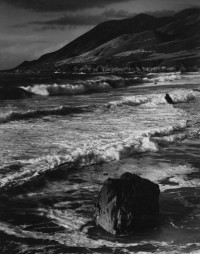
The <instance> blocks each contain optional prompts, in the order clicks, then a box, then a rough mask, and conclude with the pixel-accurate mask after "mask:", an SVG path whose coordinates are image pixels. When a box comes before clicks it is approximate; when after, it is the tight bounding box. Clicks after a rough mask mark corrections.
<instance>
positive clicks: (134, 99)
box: [0, 89, 200, 123]
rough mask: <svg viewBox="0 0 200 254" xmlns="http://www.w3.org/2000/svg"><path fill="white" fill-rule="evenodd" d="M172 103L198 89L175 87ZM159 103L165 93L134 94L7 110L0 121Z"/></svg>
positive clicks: (184, 99) (187, 98)
mask: <svg viewBox="0 0 200 254" xmlns="http://www.w3.org/2000/svg"><path fill="white" fill-rule="evenodd" d="M169 95H170V97H171V98H172V100H173V102H174V103H184V102H189V101H192V100H195V98H196V97H198V96H200V92H199V91H194V90H186V89H177V90H174V91H173V92H170V93H169ZM159 104H167V101H166V100H165V94H164V93H163V94H151V95H147V96H143V95H135V96H126V97H122V98H121V100H118V101H112V102H109V103H108V104H106V105H103V106H97V105H91V106H85V107H66V106H60V107H56V108H52V109H44V110H39V109H38V110H28V111H25V112H23V111H21V112H17V111H9V112H6V113H2V114H0V123H7V122H10V121H19V120H28V119H30V118H39V117H45V116H51V115H57V116H62V115H72V114H80V113H84V112H87V111H89V110H95V109H96V108H100V109H101V108H102V109H104V108H105V107H106V108H111V109H112V108H115V107H120V106H123V105H127V106H140V105H146V106H151V105H159Z"/></svg>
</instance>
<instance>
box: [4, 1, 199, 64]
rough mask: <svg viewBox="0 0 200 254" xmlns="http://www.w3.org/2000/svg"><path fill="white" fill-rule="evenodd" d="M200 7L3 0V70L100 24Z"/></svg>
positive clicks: (164, 3) (168, 3) (190, 3)
mask: <svg viewBox="0 0 200 254" xmlns="http://www.w3.org/2000/svg"><path fill="white" fill-rule="evenodd" d="M195 6H198V7H200V0H0V69H7V68H12V67H15V66H16V65H18V64H19V63H21V62H22V61H24V60H33V59H37V58H38V57H39V56H41V55H43V54H45V53H47V52H51V51H55V50H57V49H59V48H61V47H63V46H64V45H66V44H67V43H69V42H70V41H72V40H73V39H75V38H76V37H78V36H79V35H81V34H83V33H85V32H86V31H88V30H89V29H91V28H92V27H94V26H95V25H97V24H98V23H100V22H102V21H106V20H109V19H122V18H126V17H132V16H134V15H136V14H138V13H141V12H143V13H150V14H152V15H157V16H165V15H170V14H173V12H176V11H179V10H182V9H185V8H190V7H195Z"/></svg>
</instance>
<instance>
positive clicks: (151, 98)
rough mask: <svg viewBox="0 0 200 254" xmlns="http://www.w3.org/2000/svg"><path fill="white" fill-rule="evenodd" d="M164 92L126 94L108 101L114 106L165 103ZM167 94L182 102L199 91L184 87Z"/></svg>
mask: <svg viewBox="0 0 200 254" xmlns="http://www.w3.org/2000/svg"><path fill="white" fill-rule="evenodd" d="M165 95H166V94H164V93H163V94H151V95H147V96H143V95H135V96H126V97H122V99H121V100H118V101H112V102H109V103H108V106H109V107H115V106H123V105H128V106H137V105H141V104H147V105H148V106H149V104H154V105H159V104H167V101H166V99H165ZM169 96H170V97H171V99H172V101H173V102H174V103H184V102H189V101H192V100H195V98H196V97H198V96H200V92H198V91H194V90H186V89H177V90H174V91H172V92H170V93H169Z"/></svg>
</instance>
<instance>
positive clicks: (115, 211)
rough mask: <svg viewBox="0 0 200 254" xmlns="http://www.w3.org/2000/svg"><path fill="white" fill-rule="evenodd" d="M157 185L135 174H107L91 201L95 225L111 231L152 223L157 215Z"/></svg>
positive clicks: (117, 231)
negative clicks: (94, 201)
mask: <svg viewBox="0 0 200 254" xmlns="http://www.w3.org/2000/svg"><path fill="white" fill-rule="evenodd" d="M159 194H160V190H159V186H158V184H155V183H152V182H151V181H149V180H147V179H143V178H141V177H139V176H137V175H135V174H131V173H125V174H123V175H122V176H121V177H120V179H113V178H109V179H108V180H106V181H105V182H104V184H103V186H102V188H101V191H100V193H99V195H98V198H97V201H96V204H95V221H96V225H99V226H101V227H102V228H103V229H105V230H106V231H107V232H109V233H111V234H115V235H122V234H127V233H129V232H131V231H133V230H134V229H138V228H139V229H140V228H142V229H144V228H147V227H152V226H155V225H156V224H157V222H158V215H159Z"/></svg>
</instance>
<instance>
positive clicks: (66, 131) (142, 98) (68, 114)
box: [0, 72, 200, 254]
mask: <svg viewBox="0 0 200 254" xmlns="http://www.w3.org/2000/svg"><path fill="white" fill-rule="evenodd" d="M2 80H3V79H2ZM0 81H1V77H0ZM4 81H5V77H4ZM199 81H200V73H198V72H196V73H184V74H182V73H180V72H175V73H159V74H155V73H150V74H147V75H141V76H135V75H127V76H125V75H123V76H122V75H121V76H120V75H107V76H106V75H105V76H103V75H102V76H89V77H88V76H87V77H78V75H77V77H73V79H63V78H62V80H58V81H56V80H54V81H52V82H45V81H44V80H39V79H38V80H37V81H36V80H34V81H33V82H32V83H30V82H29V83H26V84H25V83H24V82H22V81H21V80H19V81H18V83H17V84H15V85H12V84H10V86H11V88H10V91H11V92H12V89H13V87H15V88H16V87H17V88H19V89H22V90H23V91H26V92H28V93H30V94H31V97H30V98H23V99H22V98H17V99H15V100H9V99H5V100H4V99H2V100H0V191H1V195H0V199H1V202H0V203H1V205H0V206H1V209H0V239H1V240H0V250H1V251H0V252H1V253H27V254H28V253H44V251H46V252H45V253H136V252H142V253H146V252H148V253H149V252H150V253H173V251H174V253H188V252H193V253H198V251H200V237H199V232H200V217H199V212H200V210H199V209H200V202H199V200H198V196H199V194H200V182H199V177H200V168H199V162H200V156H199V148H200V141H199V140H200V139H199V138H200V113H199V112H200V111H199V109H200V88H199V84H200V83H199ZM9 82H10V79H8V82H7V85H9ZM4 87H5V84H3V85H1V87H0V88H1V89H2V91H4V90H3V89H4ZM20 91H21V90H20ZM166 94H169V96H170V97H171V98H172V100H173V102H174V104H173V105H171V104H168V103H167V101H166V99H165V96H166ZM1 98H3V95H2V97H1ZM127 171H128V172H132V173H136V174H138V175H140V176H142V177H146V178H148V179H150V180H152V181H154V182H156V183H158V184H159V186H160V189H161V198H160V203H161V219H160V220H161V222H160V225H159V227H157V228H155V229H153V230H152V231H150V232H135V233H134V235H131V236H129V237H127V238H123V237H121V238H120V237H119V238H115V237H112V236H110V235H107V234H106V233H105V232H103V231H102V230H101V229H99V228H96V227H95V225H94V223H93V220H92V219H93V205H94V201H95V198H96V196H97V194H98V191H99V190H100V188H101V185H102V183H103V181H105V180H106V179H107V178H108V177H119V176H120V175H121V174H122V173H124V172H127ZM13 250H14V252H12V251H13Z"/></svg>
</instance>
